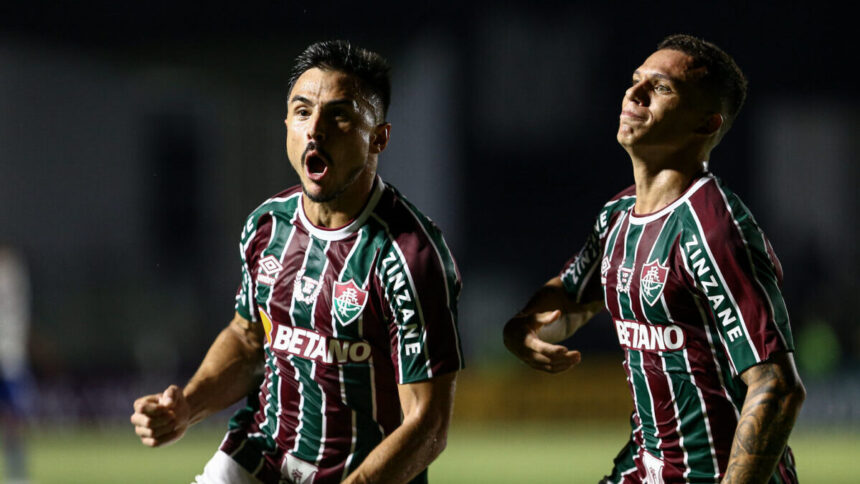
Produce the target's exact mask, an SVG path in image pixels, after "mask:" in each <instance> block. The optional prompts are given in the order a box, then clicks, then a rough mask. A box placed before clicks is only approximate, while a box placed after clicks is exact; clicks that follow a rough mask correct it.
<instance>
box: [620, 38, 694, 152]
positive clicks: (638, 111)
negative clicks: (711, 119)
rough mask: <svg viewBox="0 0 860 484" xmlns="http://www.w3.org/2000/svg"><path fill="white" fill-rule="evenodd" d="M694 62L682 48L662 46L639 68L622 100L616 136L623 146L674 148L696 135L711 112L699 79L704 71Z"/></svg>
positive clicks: (681, 145)
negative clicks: (699, 85) (700, 87)
mask: <svg viewBox="0 0 860 484" xmlns="http://www.w3.org/2000/svg"><path fill="white" fill-rule="evenodd" d="M692 62H693V59H692V57H690V56H689V55H687V54H685V53H683V52H681V51H677V50H671V49H662V50H658V51H657V52H655V53H653V54H651V56H650V57H648V58H647V59H645V62H644V63H643V64H642V65H641V66H640V67H639V68H638V69H636V71H635V72H634V73H633V80H632V83H631V86H630V87H629V88H628V89H627V91H625V93H624V99H623V101H622V103H621V116H620V121H619V124H618V134H617V139H618V142H619V143H621V145H622V146H624V147H625V148H632V147H639V146H665V147H666V148H668V149H670V150H671V149H678V148H681V147H683V146H684V145H685V144H687V143H689V142H690V140H691V139H693V137H694V136H695V134H696V132H697V129H698V128H700V127H701V125H702V123H703V122H704V120H705V119H706V118H707V114H708V113H707V111H706V110H705V109H704V107H705V104H704V102H703V100H702V93H700V92H699V87H698V85H697V83H696V81H697V80H698V78H699V77H700V76H701V75H702V74H703V73H704V71H703V70H702V69H701V68H693V66H692Z"/></svg>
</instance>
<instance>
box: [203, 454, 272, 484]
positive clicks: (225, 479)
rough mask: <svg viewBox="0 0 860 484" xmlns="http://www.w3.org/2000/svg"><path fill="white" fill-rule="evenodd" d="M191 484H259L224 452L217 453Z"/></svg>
mask: <svg viewBox="0 0 860 484" xmlns="http://www.w3.org/2000/svg"><path fill="white" fill-rule="evenodd" d="M191 484H260V481H259V480H257V478H256V477H254V476H252V475H251V473H250V472H248V471H246V470H245V468H244V467H242V466H240V465H239V463H238V462H236V461H235V460H233V458H232V457H230V456H229V455H227V454H226V453H225V452H222V451H220V450H219V451H217V452H215V455H213V456H212V458H211V459H209V462H207V463H206V466H205V467H204V468H203V474H202V475H199V476H197V477H195V478H194V482H192V483H191Z"/></svg>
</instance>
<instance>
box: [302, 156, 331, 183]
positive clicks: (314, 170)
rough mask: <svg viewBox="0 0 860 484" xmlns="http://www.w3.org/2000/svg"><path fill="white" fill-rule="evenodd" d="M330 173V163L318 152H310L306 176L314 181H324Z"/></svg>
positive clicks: (306, 163)
mask: <svg viewBox="0 0 860 484" xmlns="http://www.w3.org/2000/svg"><path fill="white" fill-rule="evenodd" d="M326 173H328V163H326V160H325V159H324V158H323V157H322V156H320V155H318V154H317V153H316V152H313V151H312V152H310V153H308V155H307V156H306V157H305V174H307V176H308V178H310V179H311V180H313V181H319V180H322V178H323V177H324V176H325V174H326Z"/></svg>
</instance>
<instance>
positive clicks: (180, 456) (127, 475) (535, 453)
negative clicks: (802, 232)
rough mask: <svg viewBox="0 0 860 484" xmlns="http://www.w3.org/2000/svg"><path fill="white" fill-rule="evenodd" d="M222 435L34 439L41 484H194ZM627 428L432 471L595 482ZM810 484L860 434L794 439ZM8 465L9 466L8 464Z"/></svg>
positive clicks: (451, 447) (849, 456) (803, 434)
mask: <svg viewBox="0 0 860 484" xmlns="http://www.w3.org/2000/svg"><path fill="white" fill-rule="evenodd" d="M221 436H222V432H221V430H220V429H217V428H214V427H201V428H195V429H193V430H192V431H191V432H190V433H189V434H188V435H186V437H185V438H184V439H183V440H182V441H180V442H178V443H177V444H174V445H172V446H170V447H167V448H163V449H149V448H145V447H143V446H142V445H140V444H138V443H137V441H136V438H135V436H134V435H133V433H132V431H131V427H130V426H129V427H128V428H125V427H122V428H111V429H102V430H82V429H79V430H74V431H73V430H68V429H66V430H63V431H49V430H48V429H44V428H43V429H38V430H36V431H34V432H33V433H32V435H31V457H30V466H31V470H32V477H33V481H32V482H33V483H34V484H53V483H58V484H75V483H81V484H83V483H86V484H101V483H105V484H107V483H110V484H117V483H122V484H134V483H187V482H190V480H191V478H192V477H193V475H194V474H195V473H197V472H199V471H200V469H202V467H203V464H204V463H205V462H206V460H208V459H209V457H210V456H211V455H212V453H213V452H214V450H215V448H216V446H217V444H218V442H219V441H220V439H221ZM624 439H625V428H624V427H623V426H620V427H607V426H596V425H593V424H590V425H589V424H582V425H578V424H572V423H563V424H557V425H549V424H517V425H514V424H499V425H486V424H484V425H464V424H456V423H455V426H454V428H452V431H451V435H450V438H449V443H448V448H447V450H445V452H444V453H443V454H442V456H441V457H440V458H439V459H438V460H437V461H436V462H435V463H434V464H433V465H432V466H431V468H430V480H431V482H435V483H437V484H439V483H452V484H458V483H464V484H479V483H499V484H502V483H518V484H519V483H563V482H564V483H595V482H597V480H598V479H599V478H600V477H601V476H602V475H603V474H604V473H606V472H607V471H608V469H609V466H610V464H611V460H612V458H613V457H614V456H615V453H616V452H617V451H618V449H619V448H620V447H621V445H622V443H623V442H624ZM791 445H792V447H793V448H794V452H795V456H796V457H797V461H798V471H799V474H800V477H801V480H802V482H804V483H812V484H818V483H832V484H843V483H844V484H849V483H855V482H857V481H856V471H855V470H854V467H853V464H852V463H856V461H857V458H858V456H860V434H857V433H853V434H852V433H847V432H845V431H844V430H843V431H829V432H824V431H822V430H815V431H813V430H803V429H800V430H798V431H796V432H795V434H794V435H793V436H792V439H791ZM0 468H2V465H0Z"/></svg>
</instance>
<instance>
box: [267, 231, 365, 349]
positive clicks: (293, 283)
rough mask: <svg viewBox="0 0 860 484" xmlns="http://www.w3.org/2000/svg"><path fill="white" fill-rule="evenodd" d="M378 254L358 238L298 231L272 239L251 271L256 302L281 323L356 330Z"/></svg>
mask: <svg viewBox="0 0 860 484" xmlns="http://www.w3.org/2000/svg"><path fill="white" fill-rule="evenodd" d="M376 257H377V250H376V249H375V248H374V247H373V245H372V244H368V243H366V241H363V240H361V238H360V237H355V238H351V239H347V240H340V241H326V240H321V239H317V238H314V237H310V236H309V235H308V234H307V233H304V232H301V231H298V230H294V231H293V232H292V233H290V234H286V235H282V236H281V237H272V239H271V241H270V242H269V244H268V246H267V247H266V249H265V250H263V251H262V252H261V253H260V257H259V261H258V262H257V264H256V268H255V270H254V271H252V272H253V277H255V281H254V282H255V284H254V287H255V291H254V298H255V301H256V303H257V306H258V307H259V308H260V309H261V310H262V311H265V312H266V313H267V314H268V316H269V317H270V318H271V319H272V320H276V321H280V322H282V323H283V324H287V325H290V326H295V327H304V328H308V329H312V328H323V327H328V328H330V329H329V331H330V332H334V333H337V332H342V333H344V334H349V333H355V331H354V330H352V327H353V323H355V322H356V321H357V320H359V319H360V318H361V316H362V314H363V312H364V311H365V309H366V307H367V305H368V302H369V300H370V299H371V297H372V294H371V292H372V291H373V287H375V285H374V284H373V280H372V278H373V276H374V274H373V272H374V265H375V260H376ZM355 336H358V334H355Z"/></svg>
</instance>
